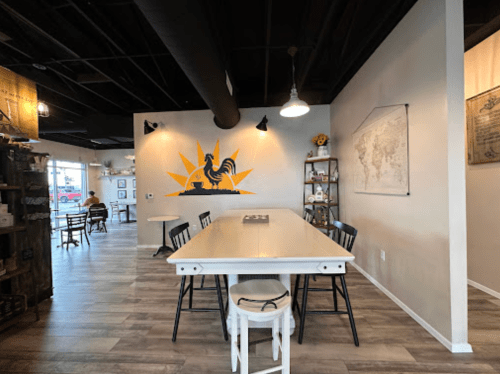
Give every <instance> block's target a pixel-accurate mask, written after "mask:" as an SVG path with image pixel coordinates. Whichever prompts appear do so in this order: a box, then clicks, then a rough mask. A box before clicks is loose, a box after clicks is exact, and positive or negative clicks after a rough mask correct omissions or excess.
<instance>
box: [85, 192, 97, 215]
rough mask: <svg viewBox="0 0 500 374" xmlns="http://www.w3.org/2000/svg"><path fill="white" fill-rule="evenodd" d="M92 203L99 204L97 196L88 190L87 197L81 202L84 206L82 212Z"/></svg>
mask: <svg viewBox="0 0 500 374" xmlns="http://www.w3.org/2000/svg"><path fill="white" fill-rule="evenodd" d="M93 204H99V198H97V197H95V192H94V191H89V198H88V199H87V200H85V202H84V203H83V204H82V208H84V209H83V210H82V212H83V213H85V212H86V209H88V208H89V207H90V206H91V205H93Z"/></svg>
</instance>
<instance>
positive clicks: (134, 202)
mask: <svg viewBox="0 0 500 374" xmlns="http://www.w3.org/2000/svg"><path fill="white" fill-rule="evenodd" d="M118 205H137V201H118Z"/></svg>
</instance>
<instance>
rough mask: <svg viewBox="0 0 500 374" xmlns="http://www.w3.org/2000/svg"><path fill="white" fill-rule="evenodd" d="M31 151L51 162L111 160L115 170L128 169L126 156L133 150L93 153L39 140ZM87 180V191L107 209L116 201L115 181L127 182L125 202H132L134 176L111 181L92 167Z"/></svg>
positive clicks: (129, 165) (128, 161) (113, 178)
mask: <svg viewBox="0 0 500 374" xmlns="http://www.w3.org/2000/svg"><path fill="white" fill-rule="evenodd" d="M33 151H34V152H39V153H48V154H49V155H50V156H51V159H52V160H61V161H71V162H81V163H84V164H87V165H88V164H89V163H90V162H93V161H94V160H95V159H97V161H99V162H101V163H102V162H104V161H105V160H112V162H113V165H112V167H113V168H115V169H128V168H130V167H131V166H132V165H133V163H132V161H130V160H127V159H125V156H127V155H133V154H134V150H133V149H112V150H102V151H94V150H92V149H87V148H82V147H76V146H72V145H68V144H62V143H57V142H52V141H49V140H43V139H40V142H39V143H33ZM87 169H88V180H87V190H89V191H90V190H93V191H95V193H96V196H97V197H98V198H99V199H100V200H101V202H104V203H105V204H106V205H107V206H108V207H109V202H111V201H117V200H118V198H117V184H116V183H117V179H126V180H127V201H129V200H133V198H132V191H133V190H134V188H133V187H132V180H133V179H134V178H135V176H123V177H120V178H118V177H112V178H111V181H110V179H109V178H102V177H100V174H101V171H103V170H104V168H103V167H92V166H89V167H88V168H87ZM131 217H132V218H135V208H132V209H131Z"/></svg>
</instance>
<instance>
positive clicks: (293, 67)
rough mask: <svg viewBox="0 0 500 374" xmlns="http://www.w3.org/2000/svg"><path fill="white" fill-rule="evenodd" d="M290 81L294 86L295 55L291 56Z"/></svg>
mask: <svg viewBox="0 0 500 374" xmlns="http://www.w3.org/2000/svg"><path fill="white" fill-rule="evenodd" d="M292 82H293V86H292V87H293V88H295V55H294V56H292Z"/></svg>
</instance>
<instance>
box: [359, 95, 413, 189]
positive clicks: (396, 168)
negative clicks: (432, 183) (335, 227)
mask: <svg viewBox="0 0 500 374" xmlns="http://www.w3.org/2000/svg"><path fill="white" fill-rule="evenodd" d="M407 108H408V105H392V106H387V107H380V108H375V109H373V111H372V112H371V113H370V114H369V115H368V117H367V118H366V119H365V120H364V121H363V123H362V124H361V125H360V126H359V128H358V129H357V130H356V131H355V132H354V134H353V146H354V165H355V167H354V192H359V193H374V194H389V195H409V194H410V190H409V183H408V181H409V177H408V169H409V168H408V112H407Z"/></svg>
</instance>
